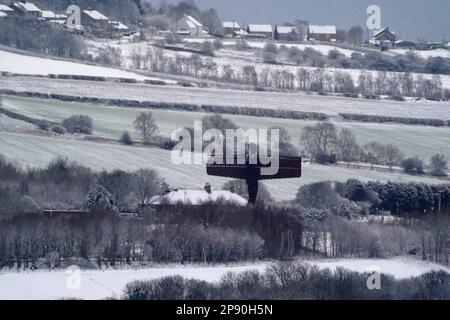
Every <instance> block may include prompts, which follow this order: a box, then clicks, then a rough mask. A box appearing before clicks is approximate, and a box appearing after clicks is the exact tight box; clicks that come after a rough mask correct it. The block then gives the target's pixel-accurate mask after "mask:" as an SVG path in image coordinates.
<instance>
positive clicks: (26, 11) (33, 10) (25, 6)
mask: <svg viewBox="0 0 450 320" xmlns="http://www.w3.org/2000/svg"><path fill="white" fill-rule="evenodd" d="M12 6H13V7H14V8H15V9H16V10H17V11H18V12H19V13H20V14H21V15H22V16H24V17H29V18H40V17H42V11H41V9H39V8H38V7H37V6H36V5H35V4H33V3H31V2H26V1H17V2H13V4H12Z"/></svg>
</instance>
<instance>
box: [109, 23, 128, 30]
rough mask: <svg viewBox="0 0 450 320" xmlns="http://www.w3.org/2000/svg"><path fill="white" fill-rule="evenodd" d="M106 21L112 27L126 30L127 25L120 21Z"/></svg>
mask: <svg viewBox="0 0 450 320" xmlns="http://www.w3.org/2000/svg"><path fill="white" fill-rule="evenodd" d="M108 23H109V24H111V25H112V26H113V28H115V29H117V30H128V27H127V26H126V25H124V24H123V23H122V22H120V21H109V22H108Z"/></svg>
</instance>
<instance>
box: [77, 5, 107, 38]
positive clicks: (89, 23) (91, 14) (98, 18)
mask: <svg viewBox="0 0 450 320" xmlns="http://www.w3.org/2000/svg"><path fill="white" fill-rule="evenodd" d="M81 25H82V26H83V28H84V29H85V30H87V31H89V32H91V33H94V34H96V35H98V36H110V33H111V28H110V24H109V18H108V17H107V16H105V15H104V14H102V13H101V12H99V11H97V10H82V11H81Z"/></svg>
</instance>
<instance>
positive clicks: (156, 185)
mask: <svg viewBox="0 0 450 320" xmlns="http://www.w3.org/2000/svg"><path fill="white" fill-rule="evenodd" d="M134 181H135V190H136V195H137V197H138V199H139V202H140V204H141V206H144V205H146V204H148V203H149V202H150V200H151V198H152V197H154V196H156V195H158V194H159V192H160V191H161V183H162V182H163V179H162V178H161V177H160V176H159V175H158V173H157V172H156V171H155V170H152V169H140V170H138V171H137V172H136V174H135V177H134Z"/></svg>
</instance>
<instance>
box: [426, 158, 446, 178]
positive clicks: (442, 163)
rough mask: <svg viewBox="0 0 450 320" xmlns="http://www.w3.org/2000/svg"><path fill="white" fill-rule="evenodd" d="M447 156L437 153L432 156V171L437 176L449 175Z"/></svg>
mask: <svg viewBox="0 0 450 320" xmlns="http://www.w3.org/2000/svg"><path fill="white" fill-rule="evenodd" d="M447 162H448V161H447V158H446V157H445V156H444V155H443V154H435V155H434V156H433V157H431V163H430V173H431V174H432V175H433V176H436V177H444V176H447V174H448V173H447V170H448V164H447Z"/></svg>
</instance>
